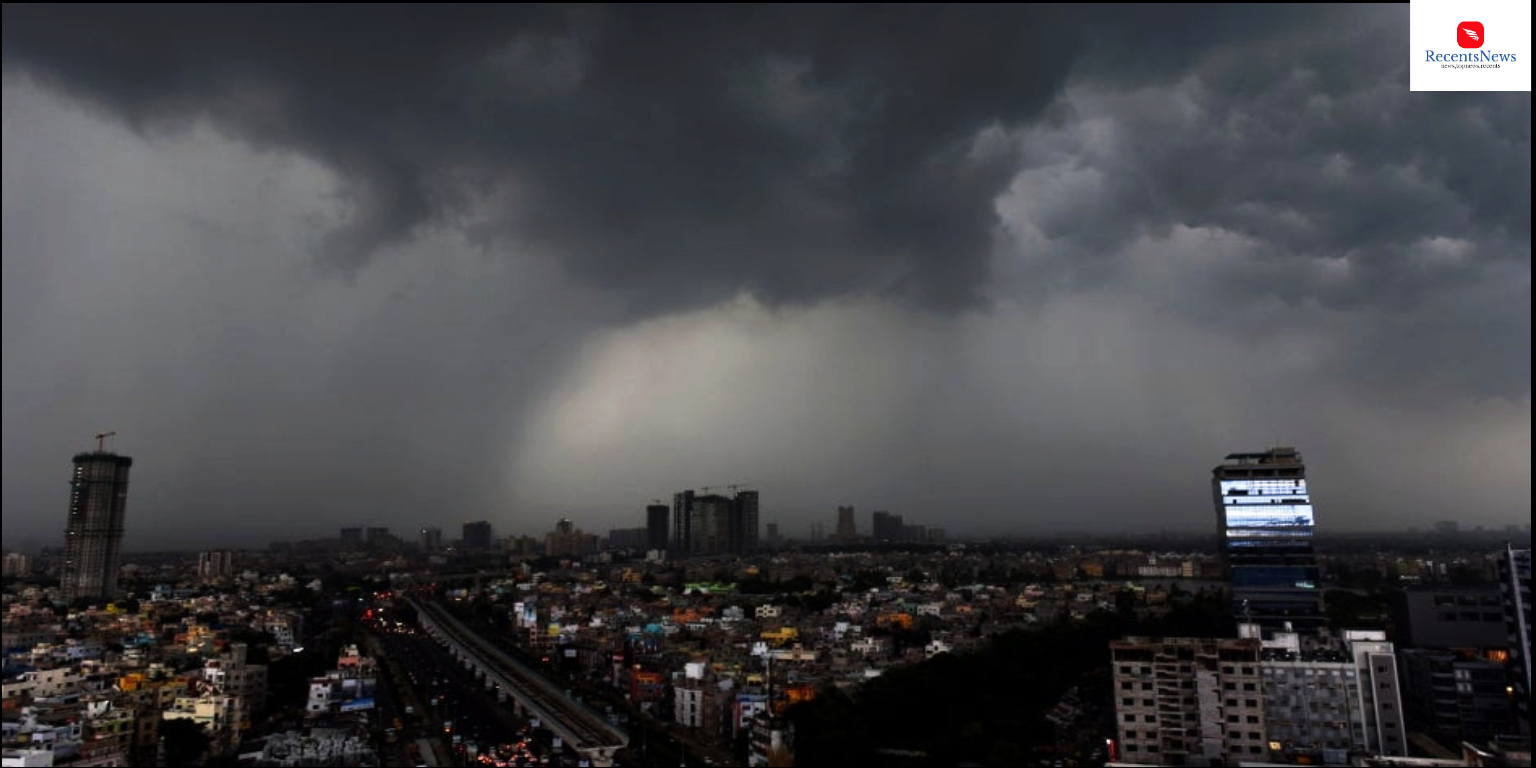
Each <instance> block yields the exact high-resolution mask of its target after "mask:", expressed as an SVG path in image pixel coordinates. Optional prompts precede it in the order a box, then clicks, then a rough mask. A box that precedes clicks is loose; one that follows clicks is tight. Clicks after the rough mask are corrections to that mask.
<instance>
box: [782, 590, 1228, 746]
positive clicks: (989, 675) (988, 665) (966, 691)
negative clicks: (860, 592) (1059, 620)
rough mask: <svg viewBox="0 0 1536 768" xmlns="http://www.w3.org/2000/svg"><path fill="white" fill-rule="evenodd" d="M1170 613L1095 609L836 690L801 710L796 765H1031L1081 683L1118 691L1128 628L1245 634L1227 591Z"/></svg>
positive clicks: (1087, 691)
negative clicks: (1118, 656)
mask: <svg viewBox="0 0 1536 768" xmlns="http://www.w3.org/2000/svg"><path fill="white" fill-rule="evenodd" d="M1185 597H1186V600H1185V602H1184V604H1182V605H1180V606H1179V607H1177V608H1175V609H1174V610H1173V611H1171V612H1170V613H1169V614H1168V615H1166V616H1163V617H1160V618H1153V619H1147V620H1138V619H1136V618H1135V617H1134V616H1132V615H1130V614H1116V613H1109V612H1100V613H1095V614H1092V615H1091V616H1089V617H1088V618H1087V619H1086V620H1085V621H1083V622H1082V623H1079V624H1073V625H1057V626H1053V627H1049V628H1046V629H1043V630H1039V631H1032V632H1025V631H1016V632H1009V633H1006V634H1002V635H999V636H997V637H996V638H993V640H992V641H991V642H990V643H989V644H988V645H987V646H986V647H985V648H984V649H983V650H981V651H978V652H976V653H970V654H942V655H939V656H936V657H934V658H933V659H930V660H928V661H926V662H924V663H922V664H918V665H915V666H911V667H905V668H901V669H896V670H893V671H890V672H887V673H886V674H885V675H883V676H881V677H879V678H876V679H874V680H872V681H870V682H868V683H865V684H864V685H862V686H860V687H859V688H858V689H856V690H855V691H854V692H852V693H851V694H849V693H845V692H843V691H840V690H837V689H835V688H831V687H829V688H828V689H827V690H825V691H823V692H822V694H821V695H820V696H819V697H818V698H817V699H816V700H814V701H811V702H807V703H804V704H801V705H798V706H796V707H794V708H793V709H791V710H790V713H789V716H790V718H791V719H792V721H793V722H794V726H795V755H796V765H800V766H819V765H827V766H847V765H892V764H897V763H900V764H903V765H914V766H917V765H943V766H954V765H961V764H966V763H970V764H979V765H1020V764H1024V763H1025V762H1027V761H1029V760H1030V756H1031V755H1032V754H1036V752H1037V749H1040V748H1044V749H1047V750H1048V749H1051V748H1053V747H1054V745H1055V741H1056V735H1057V734H1056V733H1055V732H1054V731H1053V729H1052V726H1051V724H1050V722H1049V721H1047V720H1046V719H1045V717H1044V714H1045V712H1046V711H1047V710H1048V709H1050V708H1051V707H1052V706H1053V705H1055V704H1056V702H1057V701H1058V700H1060V699H1061V697H1062V696H1063V694H1065V693H1066V692H1067V691H1068V690H1069V689H1071V688H1073V687H1074V686H1078V687H1079V688H1080V690H1081V692H1082V694H1083V695H1084V697H1085V698H1087V699H1095V698H1103V699H1105V700H1106V701H1107V697H1108V696H1109V687H1110V675H1109V671H1110V670H1109V666H1110V664H1109V642H1110V641H1111V640H1116V639H1119V638H1121V637H1125V636H1128V635H1144V636H1151V637H1222V636H1225V637H1234V636H1236V629H1237V628H1236V625H1235V622H1234V621H1233V619H1232V617H1231V614H1230V613H1229V612H1228V611H1227V605H1226V602H1225V601H1224V600H1223V599H1222V598H1221V597H1220V596H1219V595H1218V594H1206V595H1202V596H1199V597H1194V596H1188V595H1186V596H1185Z"/></svg>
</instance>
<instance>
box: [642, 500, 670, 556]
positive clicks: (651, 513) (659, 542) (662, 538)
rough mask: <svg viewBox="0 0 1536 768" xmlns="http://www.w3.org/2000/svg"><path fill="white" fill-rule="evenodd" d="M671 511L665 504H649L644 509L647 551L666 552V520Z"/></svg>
mask: <svg viewBox="0 0 1536 768" xmlns="http://www.w3.org/2000/svg"><path fill="white" fill-rule="evenodd" d="M671 512H672V510H670V509H668V508H667V505H665V504H660V503H657V504H650V505H648V506H646V508H645V531H646V534H645V545H646V548H647V549H659V550H661V551H663V552H665V551H666V550H667V520H668V515H669V514H671Z"/></svg>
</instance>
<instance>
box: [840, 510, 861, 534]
mask: <svg viewBox="0 0 1536 768" xmlns="http://www.w3.org/2000/svg"><path fill="white" fill-rule="evenodd" d="M858 537H859V527H858V524H857V523H855V522H854V521H853V506H852V505H849V506H846V507H838V508H837V538H839V539H842V540H843V541H852V540H854V539H857V538H858Z"/></svg>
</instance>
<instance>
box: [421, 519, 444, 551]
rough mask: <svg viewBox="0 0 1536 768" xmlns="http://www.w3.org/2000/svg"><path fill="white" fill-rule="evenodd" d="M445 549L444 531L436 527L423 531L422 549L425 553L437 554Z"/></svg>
mask: <svg viewBox="0 0 1536 768" xmlns="http://www.w3.org/2000/svg"><path fill="white" fill-rule="evenodd" d="M442 548H443V529H441V528H438V527H436V526H431V525H429V526H425V527H423V528H422V529H421V549H422V551H424V552H436V551H438V550H439V549H442Z"/></svg>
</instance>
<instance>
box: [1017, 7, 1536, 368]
mask: <svg viewBox="0 0 1536 768" xmlns="http://www.w3.org/2000/svg"><path fill="white" fill-rule="evenodd" d="M1406 35H1407V14H1406V13H1401V12H1399V9H1380V8H1374V7H1349V8H1342V9H1336V10H1333V11H1331V12H1330V15H1329V18H1327V19H1326V20H1325V23H1320V24H1318V25H1316V26H1312V27H1308V28H1305V29H1300V30H1295V31H1285V30H1280V31H1277V32H1276V33H1274V34H1271V35H1269V36H1266V37H1264V38H1263V39H1256V40H1251V41H1248V42H1247V43H1245V44H1243V45H1222V46H1213V47H1210V48H1208V49H1206V50H1204V51H1203V52H1202V53H1201V55H1200V56H1198V57H1194V58H1191V59H1189V60H1188V61H1187V62H1185V63H1186V64H1187V68H1186V69H1184V70H1183V71H1181V72H1178V73H1177V74H1176V75H1175V76H1171V77H1170V76H1165V77H1164V78H1162V79H1150V78H1134V79H1128V78H1126V77H1111V76H1109V75H1108V74H1106V75H1105V76H1103V77H1100V78H1098V79H1093V78H1090V77H1088V76H1087V73H1086V72H1085V73H1083V74H1084V77H1082V78H1081V79H1079V80H1078V81H1077V85H1076V86H1075V87H1074V88H1073V89H1071V90H1070V91H1069V94H1068V95H1067V96H1066V97H1065V98H1064V99H1063V101H1062V103H1060V104H1058V105H1056V106H1055V107H1054V108H1053V109H1052V110H1051V112H1050V113H1049V117H1048V119H1047V120H1046V121H1043V122H1042V124H1041V125H1040V127H1039V128H1038V129H1037V130H1035V131H1034V132H1033V135H1032V136H1031V138H1029V139H1027V140H1026V146H1027V148H1026V150H1025V153H1024V154H1025V158H1026V171H1025V174H1024V177H1023V178H1024V179H1026V180H1027V179H1030V178H1031V177H1035V178H1051V177H1053V175H1054V176H1055V177H1066V178H1076V179H1078V180H1079V182H1078V183H1079V184H1080V185H1081V186H1082V188H1081V190H1079V194H1078V196H1077V197H1074V198H1072V199H1071V200H1069V201H1067V202H1061V201H1049V200H1041V199H1040V196H1039V195H1038V194H1036V195H1035V196H1034V197H1033V198H1032V199H1027V200H1022V201H1020V202H1019V210H1020V213H1021V215H1022V216H1023V217H1025V218H1027V219H1029V220H1030V221H1031V222H1032V224H1033V225H1034V226H1035V227H1036V229H1037V230H1038V233H1039V235H1040V236H1041V237H1042V238H1043V239H1044V241H1045V245H1044V247H1043V248H1040V250H1041V251H1043V253H1035V254H1033V255H1032V256H1033V261H1032V264H1031V268H1030V271H1029V272H1028V275H1029V277H1028V278H1027V279H1028V280H1029V281H1031V282H1034V283H1037V284H1038V285H1042V286H1049V285H1055V284H1058V283H1059V282H1060V281H1061V280H1067V281H1070V282H1074V283H1076V284H1078V285H1090V286H1091V285H1096V284H1100V283H1105V282H1115V281H1117V280H1123V279H1124V277H1123V273H1124V272H1125V271H1127V270H1129V269H1131V268H1132V265H1133V263H1134V259H1133V258H1132V257H1130V256H1127V253H1129V252H1128V251H1127V247H1128V246H1129V245H1130V244H1132V243H1135V242H1138V241H1139V240H1142V239H1152V240H1163V239H1167V238H1169V237H1170V233H1171V232H1173V231H1174V229H1175V228H1178V227H1185V228H1195V229H1198V230H1202V231H1206V232H1214V233H1225V234H1232V235H1236V236H1238V237H1240V238H1242V239H1244V241H1245V242H1244V246H1243V248H1242V249H1241V254H1240V256H1238V257H1235V258H1231V259H1228V260H1225V261H1221V262H1217V263H1211V264H1206V265H1204V266H1203V268H1202V269H1201V270H1200V271H1199V272H1198V273H1191V274H1187V275H1183V276H1182V277H1183V278H1184V279H1185V281H1186V286H1185V288H1184V290H1183V291H1181V292H1179V294H1178V298H1179V304H1180V311H1182V312H1186V313H1189V314H1191V315H1194V316H1196V317H1197V318H1199V319H1200V320H1202V321H1204V322H1209V323H1212V324H1221V325H1224V326H1226V327H1228V328H1229V329H1231V330H1233V331H1247V332H1251V333H1255V334H1258V335H1261V336H1262V335H1268V334H1272V333H1274V332H1275V330H1276V329H1277V327H1278V326H1277V324H1276V323H1277V318H1276V317H1275V316H1274V315H1273V313H1271V312H1270V311H1269V310H1268V309H1267V306H1266V302H1267V301H1269V300H1273V301H1277V302H1280V303H1281V304H1283V305H1284V306H1286V307H1289V308H1290V310H1291V317H1290V318H1286V319H1284V320H1281V321H1280V322H1284V323H1288V324H1290V323H1294V324H1301V325H1309V324H1312V323H1315V322H1318V318H1320V317H1323V316H1324V315H1325V314H1327V313H1338V316H1340V317H1342V316H1353V317H1355V318H1357V319H1358V318H1369V319H1370V320H1369V326H1368V328H1362V329H1356V330H1346V327H1347V325H1346V324H1344V323H1340V322H1333V323H1332V325H1330V326H1328V327H1326V328H1319V329H1318V330H1320V331H1322V332H1324V333H1332V334H1340V333H1343V334H1345V335H1346V336H1349V337H1352V343H1351V344H1348V345H1344V346H1341V347H1340V350H1339V355H1340V359H1339V360H1338V361H1337V364H1338V365H1339V366H1340V368H1348V369H1349V370H1340V371H1338V372H1337V373H1338V374H1339V375H1340V377H1341V378H1355V379H1359V380H1361V381H1362V382H1364V383H1365V384H1367V385H1368V386H1370V387H1372V388H1380V387H1383V386H1384V385H1385V383H1386V382H1387V381H1388V380H1390V379H1394V378H1397V379H1423V380H1433V381H1435V382H1437V383H1438V384H1442V385H1449V391H1457V392H1469V393H1475V394H1477V395H1480V396H1484V395H1492V396H1501V397H1518V396H1520V395H1521V394H1523V393H1527V392H1529V388H1530V368H1529V365H1527V364H1526V363H1525V362H1524V361H1525V360H1526V359H1527V358H1528V356H1529V349H1530V325H1529V321H1528V319H1527V318H1528V317H1529V312H1530V284H1529V260H1530V253H1531V250H1530V246H1531V240H1530V236H1531V232H1530V207H1531V144H1530V99H1529V97H1528V96H1526V95H1524V94H1518V93H1413V92H1410V91H1408V90H1407V88H1406V82H1407V71H1406V67H1407V64H1408V60H1407V58H1406V57H1404V56H1403V54H1402V40H1404V39H1405V38H1406ZM1165 74H1167V73H1165ZM1105 134H1108V138H1105ZM1068 192H1069V193H1071V192H1072V190H1070V189H1069V190H1068ZM1037 245H1038V244H1037ZM1195 245H1196V247H1200V244H1198V243H1197V244H1195ZM1319 313H1322V314H1319ZM1399 386H1401V385H1399ZM1391 388H1392V387H1387V389H1391ZM1444 391H1446V390H1443V389H1442V390H1440V392H1441V393H1442V394H1443V393H1444Z"/></svg>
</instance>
